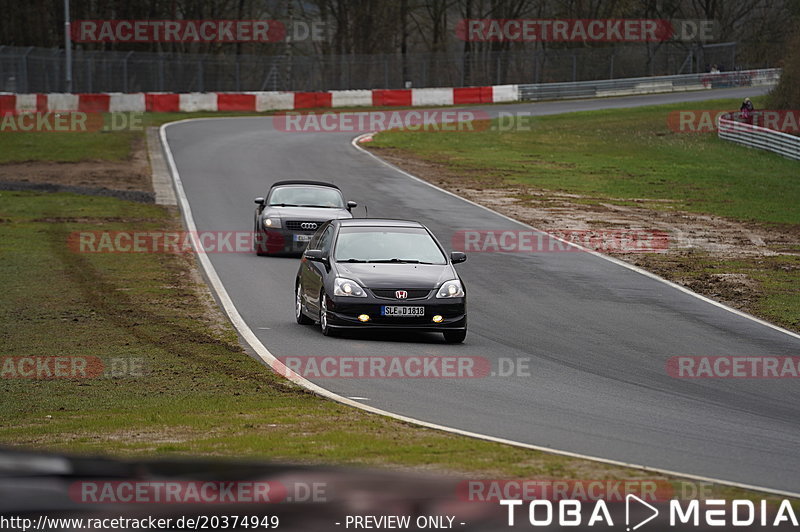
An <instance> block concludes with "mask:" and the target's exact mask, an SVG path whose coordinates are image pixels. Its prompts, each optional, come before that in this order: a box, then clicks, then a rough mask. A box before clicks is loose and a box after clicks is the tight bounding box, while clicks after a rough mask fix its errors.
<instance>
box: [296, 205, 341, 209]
mask: <svg viewBox="0 0 800 532" xmlns="http://www.w3.org/2000/svg"><path fill="white" fill-rule="evenodd" d="M297 206H298V207H315V208H317V209H342V208H343V207H331V206H330V205H297Z"/></svg>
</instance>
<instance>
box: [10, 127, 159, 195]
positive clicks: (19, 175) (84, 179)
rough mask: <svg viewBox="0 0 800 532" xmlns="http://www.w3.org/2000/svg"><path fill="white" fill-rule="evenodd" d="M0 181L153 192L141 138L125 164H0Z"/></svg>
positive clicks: (99, 162) (81, 162)
mask: <svg viewBox="0 0 800 532" xmlns="http://www.w3.org/2000/svg"><path fill="white" fill-rule="evenodd" d="M0 181H3V182H8V183H28V184H34V185H36V184H45V185H56V186H70V187H86V188H98V189H108V190H125V191H138V192H149V193H152V192H153V186H152V184H151V182H150V163H149V161H148V158H147V146H146V144H145V141H144V137H142V138H137V139H135V140H134V141H133V143H132V144H131V157H130V158H129V159H128V160H127V161H80V162H74V163H71V162H51V161H27V162H23V163H8V164H0Z"/></svg>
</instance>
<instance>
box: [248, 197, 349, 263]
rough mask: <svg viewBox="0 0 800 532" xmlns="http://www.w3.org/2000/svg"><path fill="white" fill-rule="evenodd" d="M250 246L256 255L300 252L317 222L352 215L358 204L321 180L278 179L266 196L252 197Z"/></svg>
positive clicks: (320, 222)
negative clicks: (253, 203) (252, 240)
mask: <svg viewBox="0 0 800 532" xmlns="http://www.w3.org/2000/svg"><path fill="white" fill-rule="evenodd" d="M255 202H256V205H257V207H256V212H255V227H254V235H253V236H254V248H255V251H256V253H258V254H259V255H268V254H271V253H302V251H303V250H304V249H305V248H306V245H308V241H309V240H311V236H312V235H313V234H314V232H315V231H316V230H317V228H318V227H319V226H321V225H322V224H323V223H325V222H327V221H328V220H332V219H334V218H352V217H353V215H352V213H351V212H350V211H352V210H353V208H354V207H357V206H358V204H357V203H356V202H354V201H348V202H345V200H344V196H342V191H341V190H339V187H337V186H336V185H332V184H331V183H323V182H321V181H278V182H277V183H275V184H273V185H272V186H271V187H270V189H269V192H268V193H267V196H266V198H263V197H259V198H256V200H255Z"/></svg>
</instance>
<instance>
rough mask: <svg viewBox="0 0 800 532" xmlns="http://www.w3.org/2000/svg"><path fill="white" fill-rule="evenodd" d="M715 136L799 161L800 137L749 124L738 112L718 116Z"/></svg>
mask: <svg viewBox="0 0 800 532" xmlns="http://www.w3.org/2000/svg"><path fill="white" fill-rule="evenodd" d="M717 134H718V136H719V138H721V139H725V140H729V141H731V142H736V143H738V144H742V145H744V146H747V147H749V148H757V149H760V150H767V151H771V152H774V153H777V154H779V155H783V156H784V157H787V158H789V159H795V160H797V161H800V137H798V136H795V135H790V134H788V133H783V132H782V131H775V130H774V129H768V128H765V127H761V126H755V125H753V124H750V123H748V122H747V121H745V120H744V119H743V118H742V115H741V113H738V112H731V113H725V114H723V115H720V117H719V121H718V123H717Z"/></svg>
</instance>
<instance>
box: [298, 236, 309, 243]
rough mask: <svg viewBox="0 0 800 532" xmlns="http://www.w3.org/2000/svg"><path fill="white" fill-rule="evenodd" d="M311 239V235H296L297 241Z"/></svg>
mask: <svg viewBox="0 0 800 532" xmlns="http://www.w3.org/2000/svg"><path fill="white" fill-rule="evenodd" d="M309 240H311V235H294V241H295V242H308V241H309Z"/></svg>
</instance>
